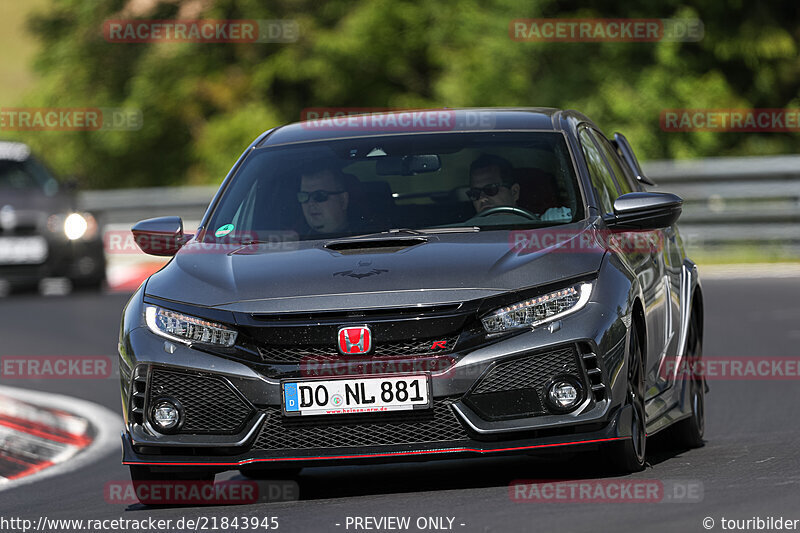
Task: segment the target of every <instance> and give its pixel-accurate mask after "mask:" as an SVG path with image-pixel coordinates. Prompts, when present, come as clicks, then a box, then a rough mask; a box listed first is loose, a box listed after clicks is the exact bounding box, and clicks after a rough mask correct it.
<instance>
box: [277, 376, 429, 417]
mask: <svg viewBox="0 0 800 533" xmlns="http://www.w3.org/2000/svg"><path fill="white" fill-rule="evenodd" d="M281 385H282V389H283V414H284V415H286V416H300V415H346V414H363V413H385V412H389V411H404V410H409V409H427V408H429V407H431V401H430V398H431V394H430V380H429V378H428V376H427V375H408V376H406V375H403V376H381V377H370V378H353V379H332V380H308V381H284V382H282V383H281Z"/></svg>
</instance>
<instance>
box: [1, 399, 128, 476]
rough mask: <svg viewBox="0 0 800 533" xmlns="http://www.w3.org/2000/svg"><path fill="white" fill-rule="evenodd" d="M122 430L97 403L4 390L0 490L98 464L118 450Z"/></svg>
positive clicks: (116, 420)
mask: <svg viewBox="0 0 800 533" xmlns="http://www.w3.org/2000/svg"><path fill="white" fill-rule="evenodd" d="M90 421H91V423H90ZM121 429H122V419H121V418H120V417H119V415H117V414H115V413H113V412H111V411H109V410H108V409H106V408H105V407H101V406H99V405H97V404H94V403H91V402H87V401H84V400H79V399H77V398H72V397H69V396H63V395H60V394H50V393H44V392H38V391H32V390H28V389H20V388H12V387H0V491H2V490H6V489H9V488H12V487H16V486H17V485H20V484H23V483H29V482H33V481H37V480H40V479H44V478H47V477H51V476H54V475H59V474H63V473H66V472H69V471H72V470H76V469H78V468H80V467H82V466H84V465H85V464H88V463H90V462H96V460H97V459H98V458H99V457H100V456H101V455H105V454H107V453H111V452H113V451H117V450H118V449H119V442H118V440H119V439H118V435H119V432H120V430H121Z"/></svg>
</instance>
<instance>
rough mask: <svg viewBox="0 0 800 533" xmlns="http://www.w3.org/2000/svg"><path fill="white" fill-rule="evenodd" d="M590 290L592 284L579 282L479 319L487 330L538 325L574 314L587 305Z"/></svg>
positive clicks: (488, 331)
mask: <svg viewBox="0 0 800 533" xmlns="http://www.w3.org/2000/svg"><path fill="white" fill-rule="evenodd" d="M591 293H592V284H591V283H580V284H578V285H574V286H572V287H567V288H566V289H561V290H559V291H554V292H551V293H549V294H544V295H542V296H537V297H536V298H531V299H529V300H525V301H524V302H519V303H516V304H514V305H509V306H507V307H503V308H501V309H498V310H497V311H494V312H493V313H491V314H489V315H487V316H485V317H484V318H482V319H481V322H483V327H484V329H485V330H486V331H487V333H500V332H502V331H508V330H511V329H516V328H523V327H533V326H538V325H539V324H543V323H545V322H550V321H551V320H555V319H557V318H561V317H562V316H564V315H568V314H569V313H574V312H575V311H577V310H578V309H580V308H582V307H583V306H584V305H586V302H588V301H589V296H590V295H591Z"/></svg>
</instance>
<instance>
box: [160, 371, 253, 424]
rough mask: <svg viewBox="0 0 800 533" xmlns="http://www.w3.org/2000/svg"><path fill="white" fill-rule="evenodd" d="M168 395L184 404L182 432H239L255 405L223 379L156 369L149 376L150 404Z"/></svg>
mask: <svg viewBox="0 0 800 533" xmlns="http://www.w3.org/2000/svg"><path fill="white" fill-rule="evenodd" d="M163 397H168V398H174V399H176V400H178V401H179V402H180V403H181V405H182V406H183V410H184V416H185V421H184V423H183V426H182V427H181V430H180V431H179V433H204V434H209V433H219V434H231V433H238V432H239V431H241V430H242V428H243V427H244V424H245V422H247V419H248V418H249V417H250V414H251V413H252V407H251V406H250V405H249V404H248V403H247V401H246V400H244V399H243V398H242V397H241V396H239V394H237V393H236V392H234V390H233V389H232V388H231V386H230V385H229V384H228V382H227V381H225V380H224V379H222V378H219V377H214V376H201V375H195V374H185V373H181V372H172V371H166V370H160V369H159V370H154V371H153V372H152V376H151V378H150V389H149V393H148V406H152V405H153V402H154V401H155V400H158V399H159V398H163Z"/></svg>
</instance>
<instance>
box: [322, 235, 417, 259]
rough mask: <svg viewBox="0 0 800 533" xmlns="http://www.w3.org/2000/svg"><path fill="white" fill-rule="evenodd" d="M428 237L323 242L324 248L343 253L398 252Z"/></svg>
mask: <svg viewBox="0 0 800 533" xmlns="http://www.w3.org/2000/svg"><path fill="white" fill-rule="evenodd" d="M426 242H428V239H426V238H424V237H405V238H394V237H393V238H388V239H387V238H383V239H354V240H347V241H332V242H329V243H326V244H325V248H327V249H328V250H333V251H334V252H339V253H341V254H344V255H355V254H390V253H393V252H399V251H400V250H404V249H406V248H411V247H412V246H417V245H418V244H424V243H426Z"/></svg>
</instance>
